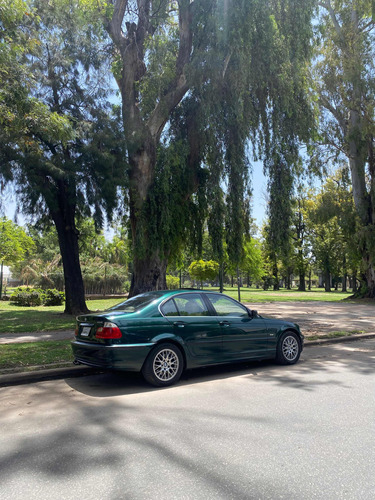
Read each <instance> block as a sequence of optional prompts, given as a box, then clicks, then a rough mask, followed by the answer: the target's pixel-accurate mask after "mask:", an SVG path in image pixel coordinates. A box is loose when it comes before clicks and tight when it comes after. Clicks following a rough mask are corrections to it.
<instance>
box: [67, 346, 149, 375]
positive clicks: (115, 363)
mask: <svg viewBox="0 0 375 500" xmlns="http://www.w3.org/2000/svg"><path fill="white" fill-rule="evenodd" d="M154 345H155V344H152V343H149V344H129V345H100V344H89V343H88V342H81V341H79V340H75V341H73V342H72V349H73V354H74V358H75V360H76V361H78V362H79V363H82V364H84V365H88V366H95V367H98V368H105V369H108V370H109V369H113V370H124V371H135V372H139V371H140V370H141V369H142V366H143V363H144V361H145V359H146V358H147V356H148V354H149V352H150V351H151V349H152V348H153V347H154Z"/></svg>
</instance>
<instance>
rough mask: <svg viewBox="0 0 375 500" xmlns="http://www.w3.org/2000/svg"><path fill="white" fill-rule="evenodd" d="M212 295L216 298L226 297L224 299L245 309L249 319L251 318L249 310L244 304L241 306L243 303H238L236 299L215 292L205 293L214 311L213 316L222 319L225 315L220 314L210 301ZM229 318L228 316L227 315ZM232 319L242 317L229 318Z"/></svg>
mask: <svg viewBox="0 0 375 500" xmlns="http://www.w3.org/2000/svg"><path fill="white" fill-rule="evenodd" d="M210 295H214V296H220V297H224V299H229V300H230V301H232V302H234V303H235V304H236V305H237V306H240V307H242V308H243V309H245V312H246V314H247V317H248V318H250V313H249V310H248V308H247V307H246V306H244V305H243V304H241V302H238V300H236V299H233V298H232V297H229V296H228V295H224V294H222V293H215V292H206V293H205V298H206V299H207V302H209V303H210V306H211V308H212V310H213V311H214V314H213V316H216V317H217V318H222V317H223V316H224V315H223V314H218V312H217V310H216V308H215V306H214V305H213V304H212V303H211V301H210V298H209V296H210ZM227 316H228V315H227ZM229 317H231V318H240V317H241V316H229Z"/></svg>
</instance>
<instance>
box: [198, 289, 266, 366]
mask: <svg viewBox="0 0 375 500" xmlns="http://www.w3.org/2000/svg"><path fill="white" fill-rule="evenodd" d="M205 296H206V297H207V299H208V300H209V302H210V304H211V305H212V307H213V308H214V310H215V313H216V320H217V321H218V323H219V325H220V327H221V330H222V334H223V358H224V359H226V360H231V359H233V360H234V359H245V358H252V357H258V356H259V357H261V356H262V354H264V353H265V352H266V351H267V347H268V332H267V326H266V323H265V321H264V320H263V319H262V318H257V317H255V318H254V317H251V316H250V314H249V311H248V309H246V307H245V306H243V305H242V304H240V303H239V302H237V301H236V300H233V299H231V298H230V297H227V296H226V295H221V294H215V293H206V294H205Z"/></svg>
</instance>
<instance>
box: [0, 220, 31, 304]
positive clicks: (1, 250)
mask: <svg viewBox="0 0 375 500" xmlns="http://www.w3.org/2000/svg"><path fill="white" fill-rule="evenodd" d="M33 246H34V242H33V240H32V239H31V238H30V236H28V235H27V234H26V233H25V231H24V230H23V229H22V227H19V226H17V225H16V224H14V223H13V222H12V221H11V220H9V219H6V218H5V217H1V218H0V299H1V294H2V290H3V266H4V263H5V264H8V265H12V264H16V263H18V262H20V261H21V260H23V259H24V258H25V256H26V255H27V254H28V252H30V251H31V250H32V248H33Z"/></svg>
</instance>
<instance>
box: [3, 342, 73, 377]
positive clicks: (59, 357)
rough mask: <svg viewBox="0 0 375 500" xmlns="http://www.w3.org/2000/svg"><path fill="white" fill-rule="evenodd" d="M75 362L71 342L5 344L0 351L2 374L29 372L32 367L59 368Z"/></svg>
mask: <svg viewBox="0 0 375 500" xmlns="http://www.w3.org/2000/svg"><path fill="white" fill-rule="evenodd" d="M72 362H73V352H72V348H71V346H70V340H57V341H50V340H49V341H46V342H27V343H24V344H5V345H2V346H1V350H0V373H7V372H8V371H13V370H15V371H27V370H28V369H31V367H32V366H39V367H40V366H45V367H48V366H51V364H52V365H53V366H58V365H66V364H67V363H72Z"/></svg>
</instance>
